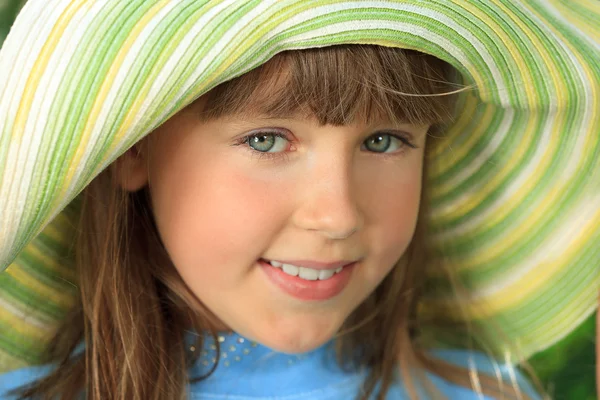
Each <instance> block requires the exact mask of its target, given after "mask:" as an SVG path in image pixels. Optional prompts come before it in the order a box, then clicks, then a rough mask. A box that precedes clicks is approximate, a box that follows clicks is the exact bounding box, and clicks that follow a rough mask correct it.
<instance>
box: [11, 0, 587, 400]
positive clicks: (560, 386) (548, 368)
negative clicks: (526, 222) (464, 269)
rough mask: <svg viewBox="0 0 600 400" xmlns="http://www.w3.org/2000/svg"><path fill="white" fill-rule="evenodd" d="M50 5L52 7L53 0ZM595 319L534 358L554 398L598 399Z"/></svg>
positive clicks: (16, 2)
mask: <svg viewBox="0 0 600 400" xmlns="http://www.w3.org/2000/svg"><path fill="white" fill-rule="evenodd" d="M123 1H126V0H123ZM24 3H25V0H0V47H1V45H2V42H4V39H5V38H6V35H7V34H8V31H9V29H10V26H11V24H12V22H13V21H14V19H15V17H16V16H17V14H18V12H19V10H20V9H21V7H22V6H23V4H24ZM47 6H48V7H51V6H52V5H51V2H48V5H47ZM595 318H596V316H595V315H594V316H592V317H590V318H589V319H588V320H587V321H586V322H585V323H584V324H583V325H581V326H580V327H579V328H578V329H577V330H575V331H574V332H573V333H572V334H571V335H569V336H568V337H566V338H565V339H563V340H562V341H561V342H559V343H557V344H556V345H555V346H553V347H551V348H549V349H547V350H546V351H544V352H542V353H539V354H537V355H535V356H534V357H533V358H532V359H531V360H530V364H531V366H532V367H533V368H534V370H535V372H536V375H537V376H538V377H539V378H540V380H541V381H542V384H543V385H544V388H545V389H546V390H547V391H548V393H549V394H550V395H551V396H552V398H553V399H555V400H597V397H596V395H595V392H596V391H595Z"/></svg>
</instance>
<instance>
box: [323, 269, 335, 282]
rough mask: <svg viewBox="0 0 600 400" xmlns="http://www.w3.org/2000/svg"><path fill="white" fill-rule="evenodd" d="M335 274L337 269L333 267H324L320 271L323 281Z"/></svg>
mask: <svg viewBox="0 0 600 400" xmlns="http://www.w3.org/2000/svg"><path fill="white" fill-rule="evenodd" d="M333 274H335V271H334V270H332V269H324V270H322V271H319V280H321V281H323V280H325V279H329V278H331V277H332V276H333Z"/></svg>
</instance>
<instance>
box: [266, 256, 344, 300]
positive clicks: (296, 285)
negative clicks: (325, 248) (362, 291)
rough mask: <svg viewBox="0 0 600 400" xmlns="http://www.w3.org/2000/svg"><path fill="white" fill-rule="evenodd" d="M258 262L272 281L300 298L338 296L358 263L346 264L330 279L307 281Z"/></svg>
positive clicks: (319, 298)
mask: <svg viewBox="0 0 600 400" xmlns="http://www.w3.org/2000/svg"><path fill="white" fill-rule="evenodd" d="M258 263H259V264H260V266H261V267H262V269H263V271H265V273H266V274H267V276H268V277H269V279H271V282H273V283H274V284H275V285H277V286H278V287H279V288H281V289H282V290H283V291H284V292H286V293H287V294H289V295H291V296H293V297H295V298H297V299H300V300H328V299H331V298H332V297H335V296H337V295H338V294H340V293H341V292H342V290H344V288H345V287H346V286H347V285H348V282H349V281H350V275H351V274H352V270H353V269H354V266H355V265H356V263H352V264H348V265H346V266H345V267H344V268H343V269H342V270H341V271H340V272H339V273H337V274H335V275H333V276H332V277H331V278H329V279H325V280H322V281H321V280H316V281H307V280H306V279H302V278H299V277H297V276H291V275H288V274H286V273H285V272H283V271H282V270H281V268H275V267H273V266H272V265H271V264H269V263H268V262H266V261H264V260H259V261H258Z"/></svg>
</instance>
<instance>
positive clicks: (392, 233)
mask: <svg viewBox="0 0 600 400" xmlns="http://www.w3.org/2000/svg"><path fill="white" fill-rule="evenodd" d="M417 161H418V160H415V162H414V163H413V164H412V165H411V166H410V168H405V169H402V170H397V171H394V170H390V173H389V174H388V175H383V176H380V177H379V178H378V179H377V180H371V181H370V184H369V185H368V190H364V193H365V196H366V203H368V204H369V207H368V210H370V211H369V215H368V219H369V220H370V224H371V226H372V227H373V228H374V233H373V236H374V239H375V240H373V241H372V249H373V251H374V252H376V253H379V254H380V255H381V256H382V257H384V258H385V259H386V260H387V261H389V262H391V263H394V262H395V260H396V259H398V258H399V257H401V256H402V254H403V253H404V251H405V250H406V248H407V246H408V244H409V243H410V241H411V240H412V237H413V235H414V232H415V228H416V224H417V219H418V215H419V206H420V199H421V184H422V172H421V171H422V163H421V162H417Z"/></svg>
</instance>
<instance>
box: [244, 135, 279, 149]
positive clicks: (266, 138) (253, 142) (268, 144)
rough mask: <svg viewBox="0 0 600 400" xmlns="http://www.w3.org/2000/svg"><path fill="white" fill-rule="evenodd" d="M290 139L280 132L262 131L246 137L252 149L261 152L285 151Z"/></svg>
mask: <svg viewBox="0 0 600 400" xmlns="http://www.w3.org/2000/svg"><path fill="white" fill-rule="evenodd" d="M287 142H288V139H287V138H286V137H285V136H284V135H283V134H282V133H279V132H273V133H267V132H260V133H255V134H252V135H249V136H247V137H246V143H247V144H248V147H250V149H251V150H253V151H256V152H259V153H279V152H282V151H285V149H286V146H287Z"/></svg>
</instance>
